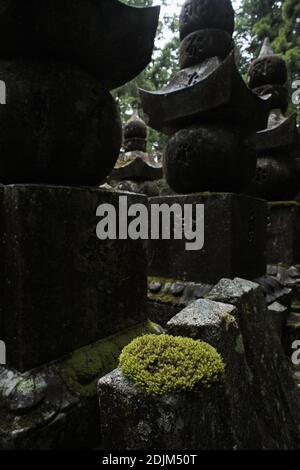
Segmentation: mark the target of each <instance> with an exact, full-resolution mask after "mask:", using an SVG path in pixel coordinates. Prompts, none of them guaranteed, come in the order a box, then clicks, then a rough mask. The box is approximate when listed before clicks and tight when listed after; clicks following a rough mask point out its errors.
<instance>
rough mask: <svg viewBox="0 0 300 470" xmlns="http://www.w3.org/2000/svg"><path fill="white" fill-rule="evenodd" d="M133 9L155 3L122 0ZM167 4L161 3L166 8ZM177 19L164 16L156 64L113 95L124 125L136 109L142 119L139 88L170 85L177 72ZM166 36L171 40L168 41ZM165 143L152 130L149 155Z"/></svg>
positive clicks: (152, 63)
mask: <svg viewBox="0 0 300 470" xmlns="http://www.w3.org/2000/svg"><path fill="white" fill-rule="evenodd" d="M123 1H124V2H125V3H128V4H130V5H132V6H151V5H153V0H123ZM166 3H167V0H162V2H161V4H162V5H165V4H166ZM178 22H179V19H178V17H177V16H176V15H175V16H167V17H166V16H165V17H164V18H161V20H160V23H159V27H158V31H157V38H156V46H155V49H154V53H153V60H152V61H151V63H150V64H149V66H148V67H147V68H146V69H145V70H144V71H143V72H142V73H141V74H140V75H139V76H138V77H137V78H136V79H135V80H133V81H131V82H130V83H127V84H126V85H125V86H123V87H121V88H118V89H117V90H115V91H114V92H113V96H114V98H115V99H116V101H117V103H118V105H119V108H120V111H121V119H122V122H123V123H125V122H126V121H127V120H128V119H129V118H130V117H131V115H132V112H133V109H134V108H135V109H138V111H139V114H140V115H141V116H143V111H142V108H141V101H140V96H139V91H138V90H139V88H143V89H145V90H148V91H155V90H158V89H159V88H161V87H163V86H164V85H166V84H167V82H168V80H169V78H170V77H171V76H172V75H173V73H174V71H175V70H176V69H177V68H178V51H179V33H178ZM166 34H167V35H168V36H170V39H169V40H167V41H166V40H165V36H166ZM165 143H166V137H165V136H164V135H162V134H160V133H158V132H156V131H155V130H153V129H149V135H148V149H147V150H148V152H149V153H152V154H156V153H161V152H162V150H163V148H164V146H165Z"/></svg>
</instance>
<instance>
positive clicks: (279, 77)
mask: <svg viewBox="0 0 300 470" xmlns="http://www.w3.org/2000/svg"><path fill="white" fill-rule="evenodd" d="M287 76H288V73H287V66H286V63H285V61H284V60H283V59H282V58H281V57H280V56H278V55H276V54H274V52H273V49H272V46H271V44H270V41H269V39H268V38H266V39H265V40H264V43H263V46H262V49H261V51H260V54H259V56H258V58H257V59H255V60H254V61H253V62H252V64H251V65H250V67H249V70H248V84H249V87H250V88H257V87H261V86H264V85H284V84H285V83H286V81H287Z"/></svg>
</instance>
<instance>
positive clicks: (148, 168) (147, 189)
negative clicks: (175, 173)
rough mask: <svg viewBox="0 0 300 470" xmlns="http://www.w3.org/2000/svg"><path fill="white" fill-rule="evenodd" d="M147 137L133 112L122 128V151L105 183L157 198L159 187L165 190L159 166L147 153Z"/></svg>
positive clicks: (119, 188) (145, 131)
mask: <svg viewBox="0 0 300 470" xmlns="http://www.w3.org/2000/svg"><path fill="white" fill-rule="evenodd" d="M147 133H148V129H147V126H146V124H145V122H144V121H143V120H142V119H141V118H140V116H139V115H138V112H137V110H135V111H134V113H133V115H132V117H131V118H130V119H129V120H128V121H127V123H126V124H125V125H124V129H123V136H124V143H123V147H124V151H123V152H122V153H121V154H120V156H119V159H118V161H117V163H116V164H115V167H114V169H113V171H112V173H111V174H110V175H109V177H108V179H107V183H108V184H109V185H110V186H112V187H113V188H114V189H117V190H121V191H130V192H135V193H140V194H146V195H147V196H158V195H159V194H160V191H161V187H162V186H165V187H167V185H166V183H164V180H163V170H162V164H161V163H160V162H156V161H155V160H154V158H152V156H151V155H150V154H149V153H148V151H147Z"/></svg>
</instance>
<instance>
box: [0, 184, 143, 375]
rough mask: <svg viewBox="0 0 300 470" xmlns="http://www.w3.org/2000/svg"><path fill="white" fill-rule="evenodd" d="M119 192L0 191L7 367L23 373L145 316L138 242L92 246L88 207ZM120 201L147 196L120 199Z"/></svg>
mask: <svg viewBox="0 0 300 470" xmlns="http://www.w3.org/2000/svg"><path fill="white" fill-rule="evenodd" d="M119 195H120V193H119V194H118V193H114V192H110V191H104V190H99V189H93V188H71V187H55V186H38V185H36V186H35V185H13V186H2V187H1V188H0V259H1V263H0V284H1V295H0V331H1V339H2V340H3V341H5V343H6V348H7V351H6V352H7V362H8V366H10V367H13V368H15V369H17V370H20V371H24V370H28V369H31V368H33V367H36V366H38V365H41V364H44V363H46V362H49V361H51V360H54V359H57V358H58V357H60V356H62V355H64V354H66V353H69V352H71V351H73V350H74V349H76V348H79V347H81V346H84V345H87V344H90V343H92V342H94V341H97V340H99V339H100V338H104V337H106V336H108V335H111V334H113V333H116V332H118V331H120V330H122V329H124V328H127V327H130V326H132V325H134V324H137V323H139V322H141V321H144V320H145V318H146V306H145V302H146V293H147V280H146V269H147V262H146V247H145V243H144V242H143V241H132V240H106V241H100V240H99V239H98V238H97V235H96V226H97V223H98V222H99V221H100V218H99V217H96V210H97V207H98V206H99V205H100V204H103V203H108V204H112V205H113V206H118V198H119ZM127 196H128V203H129V204H130V203H133V202H140V203H141V202H143V203H145V204H147V202H146V201H147V198H145V197H144V196H140V195H134V194H131V195H129V194H128V195H127Z"/></svg>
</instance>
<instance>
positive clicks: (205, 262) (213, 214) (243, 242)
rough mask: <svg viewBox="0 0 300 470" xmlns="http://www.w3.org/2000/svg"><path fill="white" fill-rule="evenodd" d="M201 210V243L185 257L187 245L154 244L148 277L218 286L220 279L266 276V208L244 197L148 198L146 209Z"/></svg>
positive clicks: (219, 195) (200, 195)
mask: <svg viewBox="0 0 300 470" xmlns="http://www.w3.org/2000/svg"><path fill="white" fill-rule="evenodd" d="M174 203H178V204H180V205H181V206H182V207H183V205H184V204H193V206H195V205H196V204H204V205H205V234H204V236H205V241H204V247H203V249H202V250H200V251H187V250H186V249H185V243H186V241H185V240H161V239H160V240H152V241H151V242H150V244H149V268H148V274H149V275H151V276H162V277H166V278H171V279H180V280H184V281H200V282H204V283H208V284H209V283H211V284H213V283H216V282H218V281H219V280H220V279H221V278H222V277H228V278H233V277H235V276H239V277H244V278H246V279H254V278H255V277H259V276H262V275H263V274H265V271H266V262H265V243H266V203H265V202H264V201H262V200H259V199H255V198H251V197H248V196H244V195H238V194H230V193H197V194H191V195H177V196H166V197H156V198H150V200H149V204H150V205H151V204H168V205H169V206H171V205H172V204H174Z"/></svg>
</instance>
